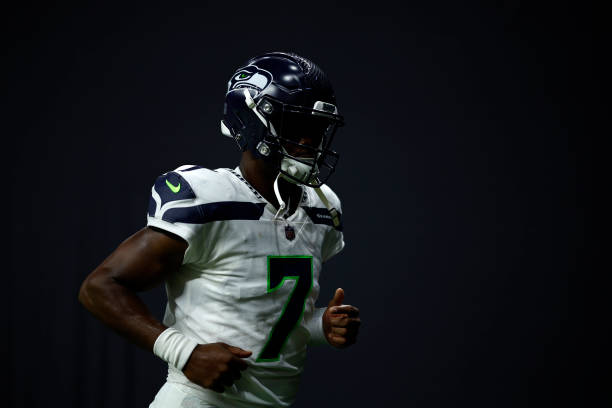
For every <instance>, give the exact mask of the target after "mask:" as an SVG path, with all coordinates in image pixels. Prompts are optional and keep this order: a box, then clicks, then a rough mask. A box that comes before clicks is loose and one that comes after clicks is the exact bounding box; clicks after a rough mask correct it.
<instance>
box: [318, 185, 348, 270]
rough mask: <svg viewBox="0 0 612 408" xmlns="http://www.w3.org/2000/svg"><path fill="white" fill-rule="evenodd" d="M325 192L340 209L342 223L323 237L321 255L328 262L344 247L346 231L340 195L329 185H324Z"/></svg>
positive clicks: (333, 204) (337, 208)
mask: <svg viewBox="0 0 612 408" xmlns="http://www.w3.org/2000/svg"><path fill="white" fill-rule="evenodd" d="M324 188H325V191H324V192H325V194H326V195H327V196H328V197H329V198H330V203H331V204H332V206H333V207H334V208H335V209H336V210H337V211H338V215H339V217H340V225H338V226H333V225H331V228H330V229H329V231H327V233H326V234H325V238H324V239H323V246H322V248H321V257H322V260H323V262H327V261H328V260H329V259H331V258H332V257H333V256H335V255H336V254H338V253H339V252H340V251H342V249H344V245H345V244H344V233H343V229H344V228H343V221H342V205H341V203H340V199H339V198H338V196H337V195H336V194H335V193H334V192H332V191H331V189H329V188H328V187H327V186H324Z"/></svg>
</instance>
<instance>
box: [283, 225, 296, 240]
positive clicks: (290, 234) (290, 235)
mask: <svg viewBox="0 0 612 408" xmlns="http://www.w3.org/2000/svg"><path fill="white" fill-rule="evenodd" d="M285 238H287V239H288V240H289V241H293V240H294V239H295V228H293V227H292V226H291V225H287V226H286V227H285Z"/></svg>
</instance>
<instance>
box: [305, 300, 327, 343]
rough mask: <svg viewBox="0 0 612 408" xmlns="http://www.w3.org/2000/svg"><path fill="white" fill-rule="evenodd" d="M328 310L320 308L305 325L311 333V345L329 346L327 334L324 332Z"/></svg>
mask: <svg viewBox="0 0 612 408" xmlns="http://www.w3.org/2000/svg"><path fill="white" fill-rule="evenodd" d="M325 310H327V308H326V307H319V308H316V309H315V310H314V312H312V316H311V317H310V319H309V320H307V321H305V322H304V324H305V326H306V328H307V329H308V332H309V333H310V341H309V342H308V343H309V344H311V345H320V344H327V339H326V338H325V333H324V332H323V314H324V313H325Z"/></svg>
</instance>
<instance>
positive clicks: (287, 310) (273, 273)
mask: <svg viewBox="0 0 612 408" xmlns="http://www.w3.org/2000/svg"><path fill="white" fill-rule="evenodd" d="M287 280H295V285H293V289H292V290H291V293H290V294H289V297H288V299H287V301H286V302H285V304H284V305H283V311H282V312H281V315H280V317H279V318H278V320H277V321H276V323H275V324H274V327H272V330H271V331H270V334H269V335H268V340H267V341H266V344H265V346H264V347H263V349H262V350H261V352H260V353H259V356H258V357H257V360H256V361H278V360H279V358H280V353H281V351H282V349H283V347H284V345H285V343H286V342H287V339H288V338H289V335H290V334H291V333H292V332H293V330H294V329H295V328H296V327H297V325H298V323H299V322H300V320H302V315H303V314H304V307H305V306H306V299H308V295H309V294H310V290H311V289H312V282H313V271H312V256H311V255H290V256H275V255H268V288H267V293H272V292H274V291H276V290H278V289H280V288H281V287H283V285H284V283H285V281H287Z"/></svg>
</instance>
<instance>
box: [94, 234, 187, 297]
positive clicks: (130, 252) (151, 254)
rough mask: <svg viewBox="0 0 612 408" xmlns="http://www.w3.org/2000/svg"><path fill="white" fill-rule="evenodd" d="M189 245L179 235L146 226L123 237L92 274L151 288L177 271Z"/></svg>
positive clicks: (138, 289) (141, 289)
mask: <svg viewBox="0 0 612 408" xmlns="http://www.w3.org/2000/svg"><path fill="white" fill-rule="evenodd" d="M186 249H187V242H185V240H184V239H182V238H180V237H178V236H177V235H174V234H172V233H170V232H167V231H163V230H160V229H156V228H153V227H145V228H143V229H141V230H140V231H138V232H136V233H135V234H134V235H132V236H130V237H129V238H127V239H126V240H125V241H123V242H122V243H121V244H120V245H119V246H118V247H117V249H115V251H113V252H112V253H111V254H110V255H109V256H108V257H107V258H106V259H105V260H104V261H103V262H102V263H101V264H100V266H98V268H96V270H95V271H94V272H93V273H92V275H96V274H98V275H102V276H103V277H104V278H111V279H113V280H114V281H116V282H117V283H120V284H121V285H123V286H126V287H128V288H130V289H132V290H134V291H144V290H148V289H151V288H153V287H155V286H158V285H159V284H161V283H162V282H163V281H164V280H165V279H166V278H167V277H168V276H169V275H170V274H172V273H174V272H176V271H178V269H179V267H180V266H181V263H182V261H183V255H184V254H185V250H186ZM92 277H94V276H92Z"/></svg>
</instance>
